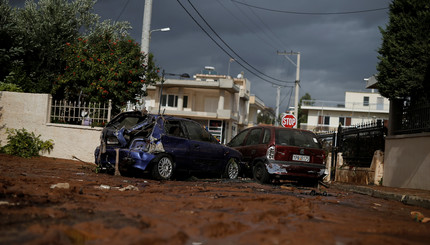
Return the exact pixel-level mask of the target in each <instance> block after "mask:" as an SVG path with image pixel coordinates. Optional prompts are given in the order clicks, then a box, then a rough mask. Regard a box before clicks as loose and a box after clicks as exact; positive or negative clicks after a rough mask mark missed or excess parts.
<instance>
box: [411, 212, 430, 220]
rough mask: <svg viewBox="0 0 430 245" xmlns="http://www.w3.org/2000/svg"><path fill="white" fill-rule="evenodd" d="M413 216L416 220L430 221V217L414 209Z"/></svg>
mask: <svg viewBox="0 0 430 245" xmlns="http://www.w3.org/2000/svg"><path fill="white" fill-rule="evenodd" d="M411 218H412V219H414V220H415V221H416V222H421V223H427V222H429V221H430V218H428V217H425V216H424V214H422V213H420V212H418V211H412V212H411Z"/></svg>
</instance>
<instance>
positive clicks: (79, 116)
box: [50, 100, 112, 126]
mask: <svg viewBox="0 0 430 245" xmlns="http://www.w3.org/2000/svg"><path fill="white" fill-rule="evenodd" d="M50 104H51V113H50V122H51V123H64V124H75V125H85V126H104V124H105V123H107V122H109V121H110V119H111V111H112V101H111V100H109V102H108V103H87V102H76V101H74V102H71V101H65V100H54V101H52V100H51V103H50Z"/></svg>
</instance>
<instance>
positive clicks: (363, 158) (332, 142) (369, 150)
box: [317, 121, 387, 167]
mask: <svg viewBox="0 0 430 245" xmlns="http://www.w3.org/2000/svg"><path fill="white" fill-rule="evenodd" d="M386 135H387V128H386V127H385V126H384V124H383V121H376V122H371V123H366V124H361V125H356V126H353V127H341V126H339V128H338V130H337V132H332V133H325V134H318V135H317V136H318V138H319V139H320V140H321V141H322V143H323V147H324V149H325V150H326V151H327V152H331V153H332V166H335V165H334V163H335V162H336V161H337V159H336V157H337V153H338V152H342V156H343V159H344V161H345V162H346V164H347V165H349V166H354V167H370V164H371V163H372V158H373V154H374V152H375V151H376V150H382V151H384V148H385V136H386Z"/></svg>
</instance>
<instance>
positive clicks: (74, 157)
mask: <svg viewBox="0 0 430 245" xmlns="http://www.w3.org/2000/svg"><path fill="white" fill-rule="evenodd" d="M72 158H73V159H76V160H78V161H80V162H83V163H90V164H92V165H97V164H95V163H93V162H85V161H83V160H81V159H79V158H77V157H76V156H72Z"/></svg>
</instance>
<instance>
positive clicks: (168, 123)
mask: <svg viewBox="0 0 430 245" xmlns="http://www.w3.org/2000/svg"><path fill="white" fill-rule="evenodd" d="M94 155H95V162H96V164H97V165H98V166H99V168H100V169H101V170H105V171H107V172H112V171H114V170H115V164H116V162H117V161H118V165H119V168H120V169H127V171H130V170H131V171H133V170H136V169H140V170H142V171H144V172H147V173H149V174H150V175H151V176H152V178H154V179H158V180H167V179H170V178H171V177H172V176H173V174H174V173H175V172H186V173H192V172H200V173H218V174H220V175H221V176H222V177H225V178H228V179H236V178H237V177H238V176H239V171H240V166H239V163H240V162H241V159H242V155H241V153H240V152H238V151H237V150H234V149H232V148H229V147H227V146H223V145H221V144H220V143H219V142H218V141H217V140H216V139H215V138H214V137H213V136H212V135H211V134H210V133H209V132H207V131H206V130H205V129H204V128H203V127H202V125H200V124H199V123H197V122H195V121H192V120H189V119H184V118H178V117H170V116H163V115H152V114H148V115H144V114H141V113H140V112H134V111H133V112H124V113H120V114H119V115H118V116H116V117H115V118H114V119H112V120H111V121H110V122H109V123H108V124H107V125H106V127H105V128H104V129H103V131H102V133H101V143H100V146H98V147H97V148H96V150H95V152H94Z"/></svg>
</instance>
